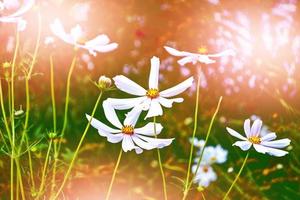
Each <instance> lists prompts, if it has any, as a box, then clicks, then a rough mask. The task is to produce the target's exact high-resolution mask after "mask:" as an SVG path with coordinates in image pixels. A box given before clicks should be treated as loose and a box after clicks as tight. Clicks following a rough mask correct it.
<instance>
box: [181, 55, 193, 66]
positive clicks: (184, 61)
mask: <svg viewBox="0 0 300 200" xmlns="http://www.w3.org/2000/svg"><path fill="white" fill-rule="evenodd" d="M177 62H178V64H179V65H181V66H184V65H186V64H188V63H193V64H196V62H197V57H196V56H187V57H183V58H181V59H180V60H178V61H177Z"/></svg>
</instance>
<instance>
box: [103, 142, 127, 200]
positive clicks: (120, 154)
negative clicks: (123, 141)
mask: <svg viewBox="0 0 300 200" xmlns="http://www.w3.org/2000/svg"><path fill="white" fill-rule="evenodd" d="M122 153H123V149H122V147H121V150H120V153H119V156H118V160H117V163H116V166H115V169H114V172H113V175H112V178H111V181H110V184H109V188H108V191H107V194H106V197H105V200H109V197H110V193H111V189H112V186H113V183H114V180H115V177H116V174H117V171H118V168H119V164H120V161H121V157H122Z"/></svg>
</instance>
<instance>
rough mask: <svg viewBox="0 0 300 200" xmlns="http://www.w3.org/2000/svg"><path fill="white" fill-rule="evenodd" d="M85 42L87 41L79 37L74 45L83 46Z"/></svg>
mask: <svg viewBox="0 0 300 200" xmlns="http://www.w3.org/2000/svg"><path fill="white" fill-rule="evenodd" d="M86 41H87V40H86V39H85V38H84V37H80V38H77V39H76V43H77V44H80V45H85V43H86Z"/></svg>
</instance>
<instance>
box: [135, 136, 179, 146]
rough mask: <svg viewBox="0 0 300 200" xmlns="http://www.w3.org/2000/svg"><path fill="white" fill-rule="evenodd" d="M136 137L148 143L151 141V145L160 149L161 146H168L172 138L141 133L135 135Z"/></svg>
mask: <svg viewBox="0 0 300 200" xmlns="http://www.w3.org/2000/svg"><path fill="white" fill-rule="evenodd" d="M137 137H139V138H141V139H143V140H145V141H146V142H148V143H151V144H152V145H155V146H156V147H157V148H159V149H161V148H163V147H166V146H169V145H170V144H171V143H172V141H173V140H174V138H171V139H161V138H150V137H146V136H142V135H137Z"/></svg>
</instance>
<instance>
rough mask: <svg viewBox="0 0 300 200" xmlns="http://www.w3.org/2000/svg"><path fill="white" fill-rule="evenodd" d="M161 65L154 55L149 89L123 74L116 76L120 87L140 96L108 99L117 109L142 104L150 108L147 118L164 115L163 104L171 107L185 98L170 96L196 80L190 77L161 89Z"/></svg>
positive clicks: (178, 92)
mask: <svg viewBox="0 0 300 200" xmlns="http://www.w3.org/2000/svg"><path fill="white" fill-rule="evenodd" d="M159 65H160V62H159V58H157V57H153V58H152V59H151V70H150V76H149V85H148V87H149V89H148V90H146V89H144V88H143V87H141V86H140V85H138V84H137V83H135V82H133V81H132V80H130V79H128V78H127V77H125V76H123V75H118V76H116V77H114V78H113V80H114V81H115V85H116V87H117V88H118V89H120V90H121V91H123V92H126V93H129V94H132V95H136V96H139V97H136V98H127V99H113V98H108V99H107V100H106V101H107V102H108V103H109V104H110V105H111V106H112V107H113V108H114V109H117V110H126V109H130V108H134V107H136V106H139V105H142V108H143V110H148V113H147V115H146V117H145V118H149V117H154V116H159V115H162V114H163V110H162V107H161V106H163V107H166V108H171V107H172V104H173V103H174V102H176V103H181V102H183V98H170V97H174V96H176V95H178V94H180V93H182V92H184V91H185V90H186V89H188V88H189V87H191V85H192V84H193V80H194V79H193V77H190V78H188V79H187V80H185V81H183V82H182V83H180V84H178V85H176V86H174V87H171V88H169V89H166V90H163V91H160V88H159V87H158V79H159Z"/></svg>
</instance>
